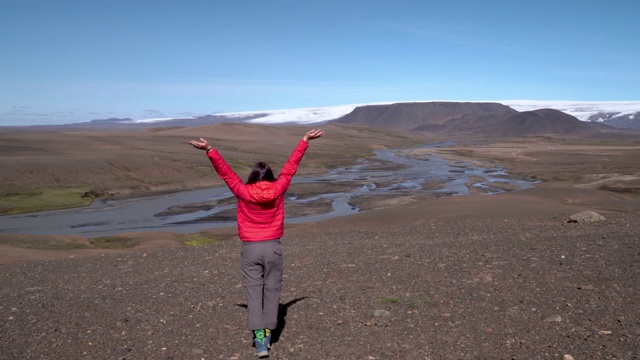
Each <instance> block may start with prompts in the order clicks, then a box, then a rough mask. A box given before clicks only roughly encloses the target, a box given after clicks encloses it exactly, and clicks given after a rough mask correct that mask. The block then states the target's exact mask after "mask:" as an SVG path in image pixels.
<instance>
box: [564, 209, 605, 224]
mask: <svg viewBox="0 0 640 360" xmlns="http://www.w3.org/2000/svg"><path fill="white" fill-rule="evenodd" d="M603 220H607V219H606V218H605V217H604V216H602V215H600V214H598V213H597V212H593V211H583V212H579V213H577V214H573V215H571V216H570V217H569V220H568V221H567V222H572V223H581V222H596V221H603Z"/></svg>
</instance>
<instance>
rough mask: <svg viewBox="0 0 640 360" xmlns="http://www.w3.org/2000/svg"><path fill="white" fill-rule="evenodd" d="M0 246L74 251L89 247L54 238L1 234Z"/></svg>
mask: <svg viewBox="0 0 640 360" xmlns="http://www.w3.org/2000/svg"><path fill="white" fill-rule="evenodd" d="M0 244H2V245H9V246H13V247H18V248H23V249H39V250H73V249H86V248H87V245H85V244H82V243H79V242H75V241H73V240H69V239H65V238H58V237H53V236H40V235H21V234H0Z"/></svg>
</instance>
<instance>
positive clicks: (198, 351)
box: [192, 349, 204, 354]
mask: <svg viewBox="0 0 640 360" xmlns="http://www.w3.org/2000/svg"><path fill="white" fill-rule="evenodd" d="M192 352H193V353H194V354H204V350H202V349H193V350H192Z"/></svg>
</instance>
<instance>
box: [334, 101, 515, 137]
mask: <svg viewBox="0 0 640 360" xmlns="http://www.w3.org/2000/svg"><path fill="white" fill-rule="evenodd" d="M502 113H505V114H517V113H518V112H517V111H516V110H514V109H512V108H510V107H508V106H505V105H502V104H498V103H471V102H424V103H395V104H388V105H369V106H360V107H357V108H355V109H354V110H353V111H352V112H351V113H349V114H347V115H345V116H343V117H341V118H339V119H337V120H334V122H337V123H341V124H353V125H366V126H370V127H374V128H379V129H386V130H394V131H413V130H415V129H416V128H419V127H420V128H422V129H423V130H424V129H427V128H428V127H429V126H435V127H438V126H440V125H443V124H445V123H446V122H447V121H449V120H452V119H457V118H460V117H463V116H467V115H468V116H480V115H484V114H502Z"/></svg>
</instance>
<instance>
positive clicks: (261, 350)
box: [253, 336, 271, 358]
mask: <svg viewBox="0 0 640 360" xmlns="http://www.w3.org/2000/svg"><path fill="white" fill-rule="evenodd" d="M269 340H271V336H269V338H267V337H263V338H262V339H260V340H258V339H254V340H253V344H254V345H255V346H256V355H257V356H258V357H259V358H263V357H268V356H269Z"/></svg>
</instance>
